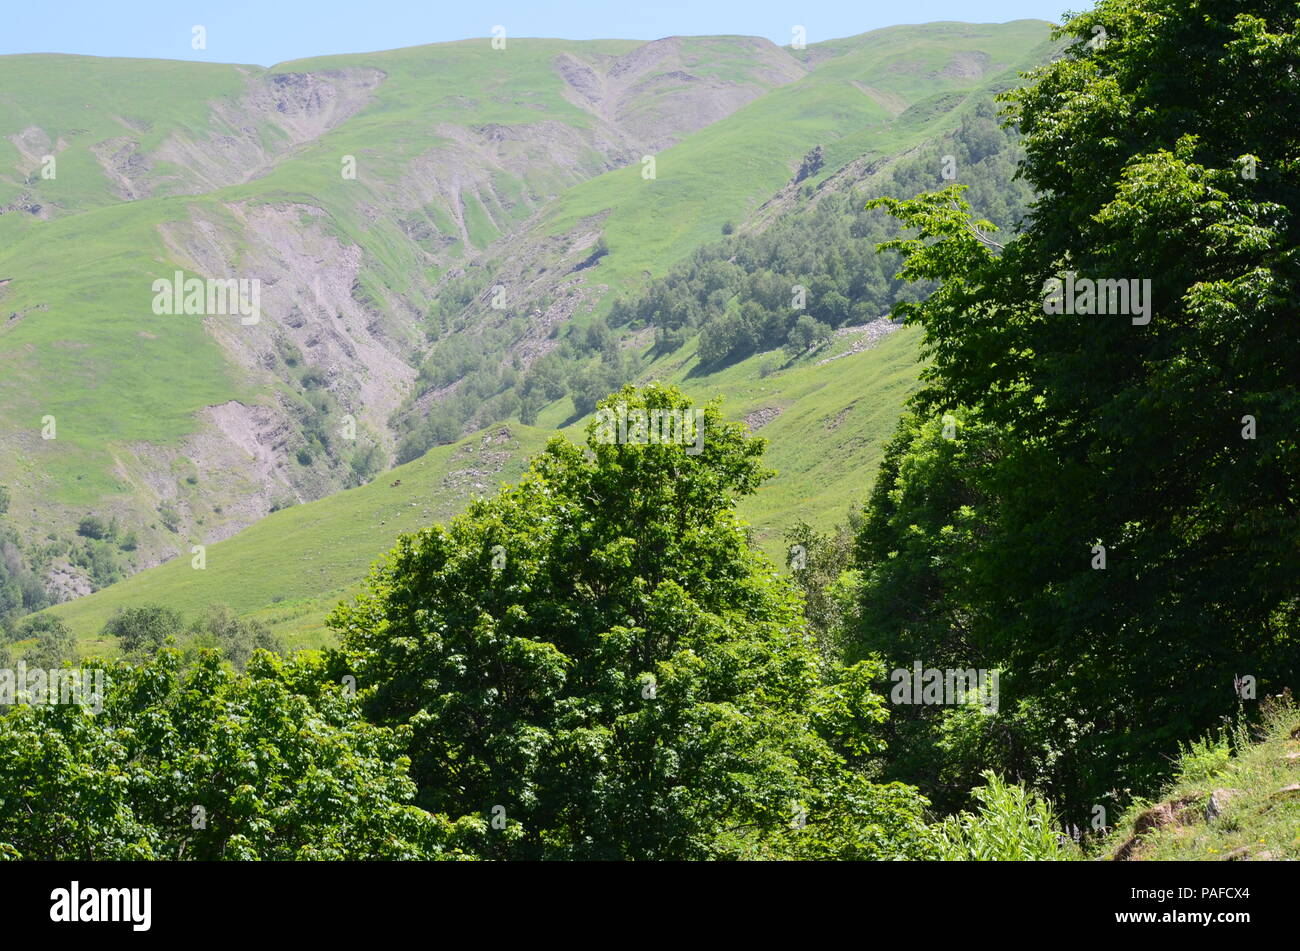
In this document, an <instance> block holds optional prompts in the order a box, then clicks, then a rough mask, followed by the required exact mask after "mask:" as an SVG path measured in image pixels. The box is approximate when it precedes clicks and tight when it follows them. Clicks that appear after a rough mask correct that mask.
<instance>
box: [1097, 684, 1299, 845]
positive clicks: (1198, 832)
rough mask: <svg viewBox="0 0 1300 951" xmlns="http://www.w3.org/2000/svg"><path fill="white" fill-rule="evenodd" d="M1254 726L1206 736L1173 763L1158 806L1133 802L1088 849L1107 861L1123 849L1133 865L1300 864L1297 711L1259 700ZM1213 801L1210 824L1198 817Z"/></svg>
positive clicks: (1207, 820)
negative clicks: (1260, 713) (1289, 861)
mask: <svg viewBox="0 0 1300 951" xmlns="http://www.w3.org/2000/svg"><path fill="white" fill-rule="evenodd" d="M1261 706H1262V710H1263V717H1262V724H1261V725H1260V726H1259V727H1257V728H1256V729H1255V730H1254V731H1253V735H1252V730H1251V729H1250V728H1247V727H1244V726H1242V727H1238V728H1237V730H1236V731H1235V734H1236V735H1235V736H1231V737H1230V736H1228V735H1223V736H1220V737H1211V738H1209V739H1207V740H1206V741H1204V742H1202V743H1198V744H1193V746H1192V747H1191V748H1190V749H1189V750H1188V751H1186V752H1185V753H1184V754H1183V755H1182V756H1181V757H1180V759H1179V761H1178V764H1177V772H1176V778H1175V780H1174V781H1173V782H1172V783H1171V784H1170V785H1169V787H1168V788H1167V789H1165V791H1164V792H1163V794H1162V795H1161V796H1160V798H1159V799H1158V800H1155V801H1150V800H1139V801H1137V802H1135V803H1133V804H1132V805H1131V806H1130V807H1129V808H1128V810H1127V811H1126V812H1125V813H1124V815H1123V816H1122V817H1121V818H1120V820H1119V821H1118V822H1117V823H1116V827H1115V829H1114V830H1113V832H1112V833H1111V834H1110V835H1109V836H1108V837H1107V838H1106V839H1105V840H1104V841H1103V842H1102V843H1101V844H1100V846H1099V847H1098V848H1097V849H1096V850H1095V851H1096V855H1097V857H1099V858H1103V859H1108V858H1115V857H1117V855H1122V854H1123V853H1124V847H1125V846H1126V845H1128V855H1127V857H1128V859H1129V860H1140V861H1198V862H1214V861H1264V860H1280V859H1292V860H1294V859H1300V711H1297V709H1296V707H1295V706H1294V705H1292V704H1291V703H1290V700H1289V697H1287V698H1286V699H1285V700H1284V701H1283V702H1278V701H1275V700H1272V699H1266V700H1265V701H1263V702H1262V704H1261ZM1211 795H1214V796H1215V800H1216V805H1217V808H1218V815H1217V817H1213V818H1207V817H1206V805H1207V804H1208V802H1209V800H1210V796H1211Z"/></svg>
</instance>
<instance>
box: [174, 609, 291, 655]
mask: <svg viewBox="0 0 1300 951" xmlns="http://www.w3.org/2000/svg"><path fill="white" fill-rule="evenodd" d="M189 633H190V637H191V639H192V641H193V643H194V644H195V645H197V646H200V647H213V648H216V649H217V650H219V651H220V652H221V654H222V656H223V657H225V658H226V660H228V661H230V662H231V663H232V664H233V665H234V666H235V669H236V670H243V669H244V666H245V665H246V664H247V663H248V660H249V658H250V657H252V656H253V652H254V651H256V650H265V651H270V652H272V653H277V654H278V653H283V652H284V645H283V644H282V643H281V642H280V640H279V638H277V637H276V636H275V634H273V633H272V632H271V629H270V628H268V627H267V626H266V625H265V624H263V623H262V622H261V621H258V620H249V619H244V618H240V617H236V616H235V614H234V613H233V612H232V611H231V610H230V608H229V607H228V606H226V605H224V604H212V605H209V606H208V609H207V611H206V612H204V614H203V615H202V616H200V617H198V618H196V619H195V620H194V621H193V623H192V624H191V625H190V632H189Z"/></svg>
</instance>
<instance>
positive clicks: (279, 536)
mask: <svg viewBox="0 0 1300 951" xmlns="http://www.w3.org/2000/svg"><path fill="white" fill-rule="evenodd" d="M688 346H690V345H688ZM833 352H834V350H833V349H832V348H828V349H826V350H823V351H821V352H818V353H813V354H808V355H807V356H805V357H803V358H801V359H799V360H795V361H792V362H791V364H790V365H789V366H788V367H787V368H786V369H783V370H779V371H778V372H776V373H773V374H771V375H769V376H768V377H766V378H765V379H763V378H760V376H759V372H758V367H759V365H760V364H761V363H762V359H763V358H762V357H761V356H760V357H754V358H751V359H750V360H746V361H744V362H742V363H739V364H736V365H734V366H731V367H728V368H726V369H725V370H723V371H721V372H719V373H717V374H714V375H713V376H700V377H694V378H691V377H690V367H691V364H692V363H693V360H694V358H693V356H691V355H690V354H682V353H679V354H677V355H675V356H674V357H668V358H664V359H663V360H662V361H661V364H660V365H657V366H654V367H652V368H651V372H650V373H648V374H647V379H649V378H651V377H655V378H659V379H662V380H664V381H666V382H671V383H675V384H678V385H680V386H681V387H682V388H683V390H684V391H685V392H687V393H688V394H690V395H691V396H692V397H693V398H695V399H696V400H701V401H702V400H706V399H709V398H712V397H713V396H715V395H721V396H723V400H724V401H723V411H724V413H725V414H726V415H727V416H729V417H731V418H735V419H743V418H744V417H745V416H746V415H748V414H749V413H751V412H753V411H755V410H758V409H763V408H767V407H769V406H780V407H782V408H783V411H782V413H781V415H780V416H778V417H777V418H776V419H775V420H774V421H772V422H771V423H769V424H768V425H767V426H765V427H763V428H762V429H761V430H760V435H763V436H768V437H771V438H770V442H769V447H768V453H767V457H766V459H767V463H768V465H769V466H770V467H772V468H774V469H776V470H777V471H778V474H777V476H776V477H775V478H774V479H773V480H771V481H770V482H769V483H768V484H767V485H765V486H764V487H763V488H761V489H760V490H759V492H758V494H757V495H756V496H754V497H752V498H750V499H747V500H745V501H743V502H742V504H741V508H740V511H741V515H742V517H744V518H745V519H747V520H748V521H750V522H751V523H752V525H753V526H754V534H755V540H756V541H757V543H758V544H760V545H761V546H762V547H763V548H764V549H765V550H766V551H767V552H768V553H769V555H771V556H772V557H773V558H774V559H775V560H776V561H777V562H778V563H783V558H782V552H783V550H784V545H783V542H782V534H783V532H784V531H785V529H787V528H789V527H790V526H791V525H793V523H794V522H795V521H797V520H799V519H803V520H806V521H808V522H810V523H812V524H813V525H814V526H815V527H817V528H822V529H825V528H829V527H830V526H831V525H833V524H834V523H835V522H837V521H840V520H842V519H843V518H844V516H845V514H846V513H847V511H848V508H849V506H850V505H851V504H855V503H859V502H860V501H861V499H862V498H863V497H864V496H865V494H866V493H867V491H868V490H869V489H870V484H871V480H872V479H873V477H874V474H875V469H876V464H877V462H878V460H879V456H880V452H881V450H882V449H883V446H884V442H885V441H886V440H887V439H888V437H889V436H890V435H891V434H892V432H893V427H894V423H895V421H896V420H897V418H898V414H899V411H900V409H901V405H902V402H903V400H904V399H905V398H906V395H907V393H909V392H910V390H911V388H912V387H913V386H914V381H915V377H916V337H915V332H914V331H912V330H908V329H904V330H900V331H897V332H896V333H894V334H892V335H891V336H889V337H887V338H885V339H884V340H883V341H882V342H880V343H879V344H878V345H877V346H876V347H875V348H873V349H869V350H865V351H862V352H859V353H855V354H852V355H848V356H845V357H843V358H842V359H837V360H834V361H832V362H830V363H827V364H824V365H822V366H818V365H817V363H818V361H820V360H822V359H825V358H826V356H827V355H830V354H832V353H833ZM674 362H676V363H680V364H681V365H679V366H676V367H675V368H673V369H671V370H670V369H669V367H668V366H667V365H666V364H671V363H674ZM837 421H838V422H837ZM585 424H586V420H585V419H583V420H577V421H575V422H572V423H570V424H569V425H568V426H567V427H566V428H565V429H564V430H563V432H564V434H565V435H566V436H568V437H569V438H570V439H574V440H579V439H581V438H582V430H583V428H584V426H585ZM504 425H505V426H506V427H507V428H508V430H509V432H510V437H511V438H510V440H509V441H508V442H505V443H502V444H501V445H499V446H498V445H489V446H487V447H486V449H485V447H484V446H483V438H484V437H483V435H482V434H476V435H474V436H471V437H468V438H466V439H464V440H461V441H460V442H458V443H456V444H454V445H451V446H439V447H437V448H435V449H433V450H430V451H429V452H428V453H426V454H425V455H424V456H422V457H420V458H419V459H416V460H414V461H412V462H409V463H407V464H406V465H403V466H399V467H397V468H396V469H393V470H391V471H389V472H386V473H383V474H382V475H381V476H380V477H379V478H378V479H376V480H375V481H374V482H372V483H370V484H369V485H365V486H361V487H360V488H356V489H349V490H347V491H345V492H339V493H336V494H334V495H331V496H328V497H326V498H324V499H321V500H319V501H316V502H309V503H306V504H304V505H297V506H293V507H291V508H288V509H285V510H282V511H280V512H276V513H273V514H272V515H270V516H268V517H267V518H265V519H263V520H261V521H260V522H258V523H256V524H255V525H253V526H251V527H249V528H247V529H245V530H244V531H242V532H240V533H239V534H237V535H235V536H234V537H232V538H230V539H228V540H226V541H223V542H218V543H216V544H213V545H210V546H208V547H207V550H206V567H205V568H204V569H203V570H202V571H199V570H196V569H194V568H192V567H191V558H190V556H189V554H188V552H187V553H186V554H183V555H182V556H181V557H178V558H175V559H173V560H171V561H169V562H167V563H165V564H162V565H160V566H158V567H156V568H151V569H149V570H147V571H143V572H140V573H138V574H136V575H133V576H132V577H130V578H127V579H126V580H124V581H121V582H118V583H117V584H114V585H110V586H109V587H107V588H105V589H103V590H102V591H98V592H96V593H94V594H92V595H88V596H86V597H83V598H78V599H77V600H75V601H70V602H67V603H65V604H60V605H57V606H55V607H53V608H50V609H49V612H50V613H52V614H55V615H57V616H59V617H61V618H63V619H64V620H65V621H66V622H67V623H68V625H69V626H70V627H71V628H72V630H73V632H74V633H75V634H76V635H77V636H78V640H79V649H80V650H81V651H82V652H83V653H86V654H90V655H95V656H100V655H107V654H112V653H114V652H115V651H116V644H115V643H114V642H112V641H109V640H105V639H103V638H101V637H100V631H101V630H102V629H103V626H104V624H105V622H106V621H107V620H108V619H109V617H111V616H112V614H113V612H114V611H115V610H117V609H118V608H120V607H125V606H130V605H138V604H142V603H146V602H157V603H161V604H166V605H168V606H169V607H172V608H175V609H176V610H179V611H180V612H181V613H182V614H184V615H186V616H187V617H190V616H193V615H195V614H198V613H199V612H200V611H202V610H203V609H205V608H206V607H207V606H208V605H209V604H211V603H225V604H228V605H229V606H230V608H231V609H232V610H233V611H234V612H235V613H236V614H237V615H240V616H245V617H255V618H258V619H260V620H262V621H264V622H265V623H267V624H268V625H270V626H271V627H272V628H273V629H274V630H275V631H276V632H277V633H279V634H280V635H281V636H282V637H284V638H285V639H286V641H287V642H288V644H289V645H290V646H292V647H319V646H322V645H324V644H327V643H329V634H328V632H327V631H326V630H325V629H324V626H323V621H324V618H325V616H326V614H328V613H329V611H330V609H331V608H332V607H333V605H334V604H335V603H337V601H338V600H340V599H341V598H343V597H346V596H347V595H348V594H349V593H351V592H352V591H355V590H356V589H357V587H358V585H359V584H360V582H361V580H362V579H363V578H364V577H365V574H366V571H367V569H368V567H369V566H370V564H372V563H373V562H374V560H375V559H376V558H378V557H380V556H381V555H382V554H384V553H385V552H386V551H388V549H389V548H391V547H392V545H393V543H394V542H395V540H396V539H397V536H398V535H399V534H401V533H403V532H410V531H414V530H416V529H418V528H421V527H424V526H425V525H428V524H430V523H432V522H434V521H438V520H445V519H447V518H449V517H450V516H452V515H453V514H455V513H456V512H458V511H460V510H461V508H463V506H464V504H465V503H466V502H467V501H468V499H469V498H470V497H471V496H473V495H476V494H490V493H491V492H493V491H495V490H496V488H497V486H498V485H499V484H500V483H501V482H509V481H514V480H516V479H518V477H519V476H520V475H521V474H522V473H523V471H524V469H525V466H526V463H527V460H528V458H529V457H531V456H532V455H534V454H535V453H536V452H538V451H539V450H540V449H541V448H542V446H543V445H544V444H545V441H546V439H547V437H548V436H549V435H550V432H551V431H552V430H548V429H546V428H539V427H527V426H521V425H519V424H518V423H517V422H514V421H510V422H508V423H507V424H504ZM499 428H500V427H490V428H489V429H488V430H487V432H488V433H492V432H494V431H497V430H498V429H499ZM485 451H486V452H488V453H491V454H499V455H493V456H489V457H487V458H488V459H490V460H491V462H490V465H487V466H485V464H484V462H482V461H481V460H483V459H484V458H485V457H484V455H483V453H484V452H485ZM496 466H500V469H499V471H496V472H493V473H492V474H490V475H487V476H485V475H482V474H481V471H482V470H484V469H485V468H494V467H496ZM475 470H479V472H476V471H475ZM394 482H400V485H396V486H394V485H393V484H392V483H394Z"/></svg>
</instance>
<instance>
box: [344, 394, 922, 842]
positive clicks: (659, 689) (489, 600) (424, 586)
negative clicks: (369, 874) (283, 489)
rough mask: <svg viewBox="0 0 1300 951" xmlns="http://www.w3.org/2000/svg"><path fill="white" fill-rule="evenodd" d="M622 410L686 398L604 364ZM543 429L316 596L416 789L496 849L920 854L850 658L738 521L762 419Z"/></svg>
mask: <svg viewBox="0 0 1300 951" xmlns="http://www.w3.org/2000/svg"><path fill="white" fill-rule="evenodd" d="M620 405H622V406H626V407H627V408H628V410H629V413H635V412H637V411H655V410H658V411H663V412H675V413H678V414H680V413H683V412H690V411H692V410H693V407H692V405H691V404H690V402H689V401H688V400H687V399H685V398H684V397H683V396H681V395H680V394H679V393H678V392H677V391H676V390H673V389H666V388H661V387H658V386H654V387H650V388H648V389H645V390H642V391H638V390H635V389H633V388H630V387H629V388H625V389H624V390H623V391H622V392H620V393H616V394H614V395H613V396H610V397H609V398H608V399H606V400H605V401H603V403H602V406H604V407H606V408H607V409H610V410H614V409H615V408H616V407H618V406H620ZM702 425H703V427H704V430H703V432H704V437H703V442H702V446H701V449H700V451H699V452H698V453H697V452H695V450H694V444H693V443H688V444H685V445H679V444H675V443H664V442H654V443H645V444H639V443H638V442H636V441H635V431H634V430H633V431H632V432H630V433H629V436H630V439H631V441H628V442H619V441H617V440H616V439H615V440H611V439H608V438H602V437H603V436H609V435H613V434H612V433H608V432H606V431H603V430H602V429H601V419H600V418H597V419H596V420H593V421H592V423H591V424H590V425H589V426H588V429H587V445H586V447H585V449H584V448H582V447H579V446H575V445H573V444H572V443H569V442H568V441H566V440H564V439H562V438H558V437H557V438H556V439H554V440H552V441H551V442H550V444H549V445H548V446H547V448H546V450H545V451H544V452H543V453H542V454H541V455H540V456H539V457H538V458H537V459H536V460H535V461H534V463H533V465H532V467H531V469H530V471H529V473H528V474H527V476H526V477H525V478H524V479H523V481H522V482H521V483H519V484H518V485H515V486H510V487H505V488H503V489H502V490H501V492H500V493H499V494H498V495H497V496H496V497H495V498H492V499H487V500H480V501H477V502H475V503H474V504H472V505H471V506H470V508H469V510H468V511H467V512H466V513H465V514H464V515H463V516H461V517H459V518H457V519H455V520H453V521H452V522H451V523H450V524H449V525H447V526H442V525H435V526H433V527H432V528H429V529H427V530H425V531H422V532H420V533H418V534H415V535H409V536H405V537H403V538H402V539H401V540H400V542H399V543H398V546H397V547H396V548H395V549H394V550H393V551H392V552H391V553H390V555H389V557H388V558H387V559H386V560H385V561H384V562H381V563H380V564H379V565H378V566H377V567H376V569H375V570H374V572H373V573H372V575H371V577H370V579H369V582H368V584H367V590H366V592H365V593H364V594H363V595H361V596H360V597H358V598H357V599H356V600H355V601H354V602H352V603H350V604H345V605H341V606H340V607H339V608H338V609H337V610H336V611H335V613H334V614H333V616H332V617H331V619H330V622H329V623H330V626H331V627H332V628H333V629H334V630H335V631H336V632H337V633H338V634H339V636H340V638H341V641H342V651H341V653H340V654H339V655H338V656H337V657H336V658H335V663H336V664H338V665H339V666H338V671H339V673H340V675H341V674H342V673H344V672H346V673H351V674H352V675H354V676H355V677H356V678H357V682H358V684H359V686H360V688H361V689H362V692H363V696H364V698H365V702H366V709H367V710H368V711H369V713H370V715H371V716H372V717H373V718H375V720H376V722H380V723H383V724H387V725H392V726H398V725H408V726H409V728H410V730H411V744H410V747H409V749H410V755H411V759H412V775H413V776H414V778H415V780H416V782H417V783H418V784H419V787H420V798H419V802H420V803H421V804H422V805H424V806H425V807H426V808H428V809H429V810H431V811H432V812H435V813H437V814H443V815H447V816H450V817H453V818H463V819H464V821H466V822H469V821H471V820H474V821H483V822H486V823H487V825H486V826H485V830H484V833H483V835H482V837H481V838H480V840H479V842H478V843H477V846H476V848H477V849H478V850H479V851H480V852H481V854H483V855H486V856H491V857H499V858H660V859H674V858H709V857H790V856H801V857H823V858H825V857H854V858H879V857H888V856H903V855H914V854H917V853H918V852H919V851H920V849H921V848H922V847H923V839H924V833H923V827H922V825H921V822H920V809H921V807H922V804H923V800H921V799H920V798H919V797H918V796H917V795H916V794H915V791H914V790H912V789H910V788H907V787H904V786H901V785H892V786H879V785H875V784H873V783H872V782H870V781H869V779H868V778H867V777H868V771H869V770H870V769H871V768H873V766H874V761H875V758H876V757H877V756H878V754H879V752H880V750H881V744H880V742H879V739H878V736H877V731H878V728H879V725H880V723H881V722H882V721H883V720H884V718H885V716H886V710H885V706H884V703H883V701H882V699H881V697H880V696H879V695H877V694H875V693H874V692H873V691H872V689H871V683H872V681H873V680H875V679H878V678H879V676H880V673H881V672H880V671H879V669H878V668H876V667H874V666H873V665H872V664H870V663H863V664H859V665H856V666H854V667H851V668H837V669H835V670H834V671H833V674H834V676H833V677H825V676H822V674H821V672H820V668H821V663H820V658H819V656H818V654H817V652H816V650H815V648H814V646H813V643H812V638H811V636H810V634H809V632H808V630H807V628H806V626H805V623H804V621H803V619H802V617H801V615H800V598H799V596H798V594H797V592H796V591H795V589H794V588H793V587H792V585H791V584H790V583H789V582H788V581H786V580H784V579H783V578H782V577H781V576H780V574H779V573H778V571H777V569H776V567H775V566H774V565H772V564H771V563H770V562H767V561H766V559H765V558H764V557H763V556H762V555H761V554H759V553H757V552H756V551H754V550H752V549H751V548H749V546H748V545H747V544H746V542H745V537H744V533H743V531H742V528H741V526H740V524H739V523H738V522H737V520H736V516H735V512H734V505H735V502H736V500H737V499H739V498H741V497H743V496H745V495H747V494H749V493H751V492H753V491H754V490H755V489H756V488H757V487H758V485H759V484H760V483H761V482H762V481H763V480H764V479H765V478H766V477H767V475H768V472H767V470H765V469H764V468H763V467H762V464H761V458H760V457H761V453H762V442H761V440H758V439H755V438H753V437H750V436H749V435H748V433H747V431H746V430H745V429H744V427H742V426H740V425H739V424H734V423H727V422H725V421H724V420H723V419H722V417H721V415H720V413H719V411H718V409H717V407H716V405H711V406H709V407H707V408H706V409H705V410H704V418H703V424H702Z"/></svg>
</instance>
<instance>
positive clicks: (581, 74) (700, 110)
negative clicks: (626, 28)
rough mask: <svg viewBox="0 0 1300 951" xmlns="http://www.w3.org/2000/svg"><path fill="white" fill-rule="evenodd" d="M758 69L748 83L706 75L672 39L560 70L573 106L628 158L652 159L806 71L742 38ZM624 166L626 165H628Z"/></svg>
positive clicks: (575, 60) (574, 61)
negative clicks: (643, 156) (644, 156)
mask: <svg viewBox="0 0 1300 951" xmlns="http://www.w3.org/2000/svg"><path fill="white" fill-rule="evenodd" d="M734 44H735V45H736V46H737V47H738V48H739V51H741V52H743V54H744V55H745V56H746V57H748V58H749V59H750V62H751V63H752V65H753V68H752V70H751V72H750V73H749V77H748V79H747V80H745V81H737V80H729V79H722V78H721V77H718V76H715V75H713V74H712V73H711V72H710V71H708V70H705V69H702V68H701V67H702V66H705V65H707V64H708V61H707V59H706V57H705V56H704V54H703V52H702V51H700V50H698V49H696V48H694V46H693V44H692V43H691V41H689V40H684V39H683V38H682V37H677V36H672V37H667V38H665V39H662V40H655V41H654V42H651V43H645V44H643V45H641V46H638V47H637V48H636V49H634V50H632V51H631V52H630V53H627V54H625V55H623V56H619V57H591V58H587V59H583V58H579V57H578V56H575V55H573V54H570V53H562V54H561V55H559V56H557V57H556V58H555V68H556V70H558V71H559V73H560V75H561V76H562V77H563V78H564V81H565V84H566V86H567V89H566V96H567V98H568V99H569V101H570V102H572V103H574V104H575V105H577V106H579V107H581V108H583V109H585V110H586V111H587V112H589V113H591V114H592V115H593V116H595V117H596V118H598V119H599V120H600V121H601V123H602V124H603V125H604V126H605V127H606V128H607V129H608V130H609V134H610V138H611V139H612V140H615V141H617V142H619V143H621V144H622V145H623V146H624V148H625V150H626V151H627V153H628V154H629V156H632V155H635V156H637V157H639V155H641V154H643V153H645V152H654V151H658V150H660V149H663V148H667V147H668V146H670V145H672V144H674V143H676V142H679V141H681V140H682V139H683V138H685V136H686V135H688V134H690V133H691V132H694V131H696V130H697V129H702V128H704V127H705V126H706V125H709V124H711V123H713V122H717V121H718V120H719V119H722V118H725V117H726V116H729V115H731V113H733V112H735V111H736V110H737V109H739V108H740V107H741V106H743V105H746V104H747V103H749V102H751V101H752V100H754V99H756V98H758V97H759V96H760V95H762V94H763V93H764V92H767V91H768V90H769V89H772V88H775V87H776V86H781V85H784V84H785V83H789V82H794V81H795V80H796V79H799V78H801V77H802V76H804V75H805V74H806V72H807V68H806V67H805V66H804V65H803V64H802V63H800V62H799V61H798V60H796V59H795V58H794V57H792V56H791V55H790V54H789V53H788V52H786V51H785V50H783V49H781V48H780V47H778V46H776V45H775V44H774V43H772V42H770V41H768V40H764V39H759V38H757V37H744V38H741V37H737V38H735V40H734ZM619 164H626V161H623V162H620V163H619Z"/></svg>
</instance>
